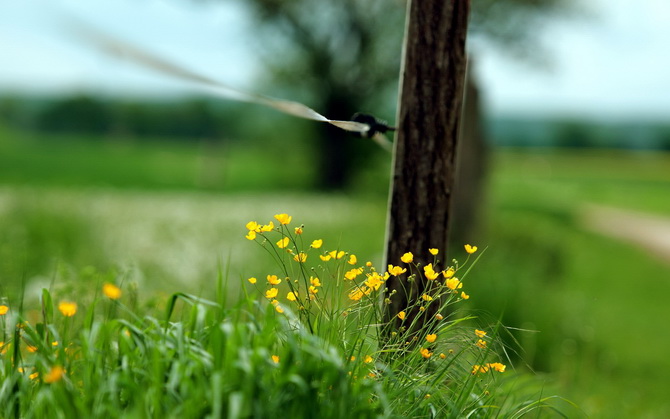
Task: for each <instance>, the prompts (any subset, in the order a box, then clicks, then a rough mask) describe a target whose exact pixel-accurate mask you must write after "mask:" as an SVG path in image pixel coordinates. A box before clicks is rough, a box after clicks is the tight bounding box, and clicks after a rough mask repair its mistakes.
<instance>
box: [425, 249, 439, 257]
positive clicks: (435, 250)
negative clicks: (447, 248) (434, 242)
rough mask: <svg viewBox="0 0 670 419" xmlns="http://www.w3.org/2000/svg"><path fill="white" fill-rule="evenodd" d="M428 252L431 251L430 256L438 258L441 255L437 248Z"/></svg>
mask: <svg viewBox="0 0 670 419" xmlns="http://www.w3.org/2000/svg"><path fill="white" fill-rule="evenodd" d="M428 251H429V252H430V254H431V255H433V256H437V254H438V253H440V251H439V250H438V249H435V248H433V249H428Z"/></svg>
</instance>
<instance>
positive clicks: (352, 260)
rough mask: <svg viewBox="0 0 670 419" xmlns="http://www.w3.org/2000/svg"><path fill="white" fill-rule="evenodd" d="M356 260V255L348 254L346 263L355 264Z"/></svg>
mask: <svg viewBox="0 0 670 419" xmlns="http://www.w3.org/2000/svg"><path fill="white" fill-rule="evenodd" d="M356 262H358V259H357V258H356V255H349V260H348V261H347V263H348V264H349V265H355V264H356Z"/></svg>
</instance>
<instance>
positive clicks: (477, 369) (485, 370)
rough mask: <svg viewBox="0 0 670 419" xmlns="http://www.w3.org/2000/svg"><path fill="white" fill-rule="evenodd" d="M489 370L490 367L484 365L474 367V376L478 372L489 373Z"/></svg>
mask: <svg viewBox="0 0 670 419" xmlns="http://www.w3.org/2000/svg"><path fill="white" fill-rule="evenodd" d="M488 370H489V368H488V367H486V366H483V365H473V366H472V375H475V374H477V373H478V372H482V373H483V372H487V371H488Z"/></svg>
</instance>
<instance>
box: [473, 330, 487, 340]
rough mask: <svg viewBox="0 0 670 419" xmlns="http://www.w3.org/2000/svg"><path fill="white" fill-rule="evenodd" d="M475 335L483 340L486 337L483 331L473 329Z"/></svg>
mask: <svg viewBox="0 0 670 419" xmlns="http://www.w3.org/2000/svg"><path fill="white" fill-rule="evenodd" d="M475 335H477V337H478V338H483V337H484V336H486V332H485V331H483V330H479V329H475Z"/></svg>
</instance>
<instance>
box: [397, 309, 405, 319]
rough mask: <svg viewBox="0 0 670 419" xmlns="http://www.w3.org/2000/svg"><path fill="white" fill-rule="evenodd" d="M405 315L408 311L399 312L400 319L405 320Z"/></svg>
mask: <svg viewBox="0 0 670 419" xmlns="http://www.w3.org/2000/svg"><path fill="white" fill-rule="evenodd" d="M405 316H407V313H405V312H404V311H401V312H400V313H398V318H399V319H400V320H405Z"/></svg>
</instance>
